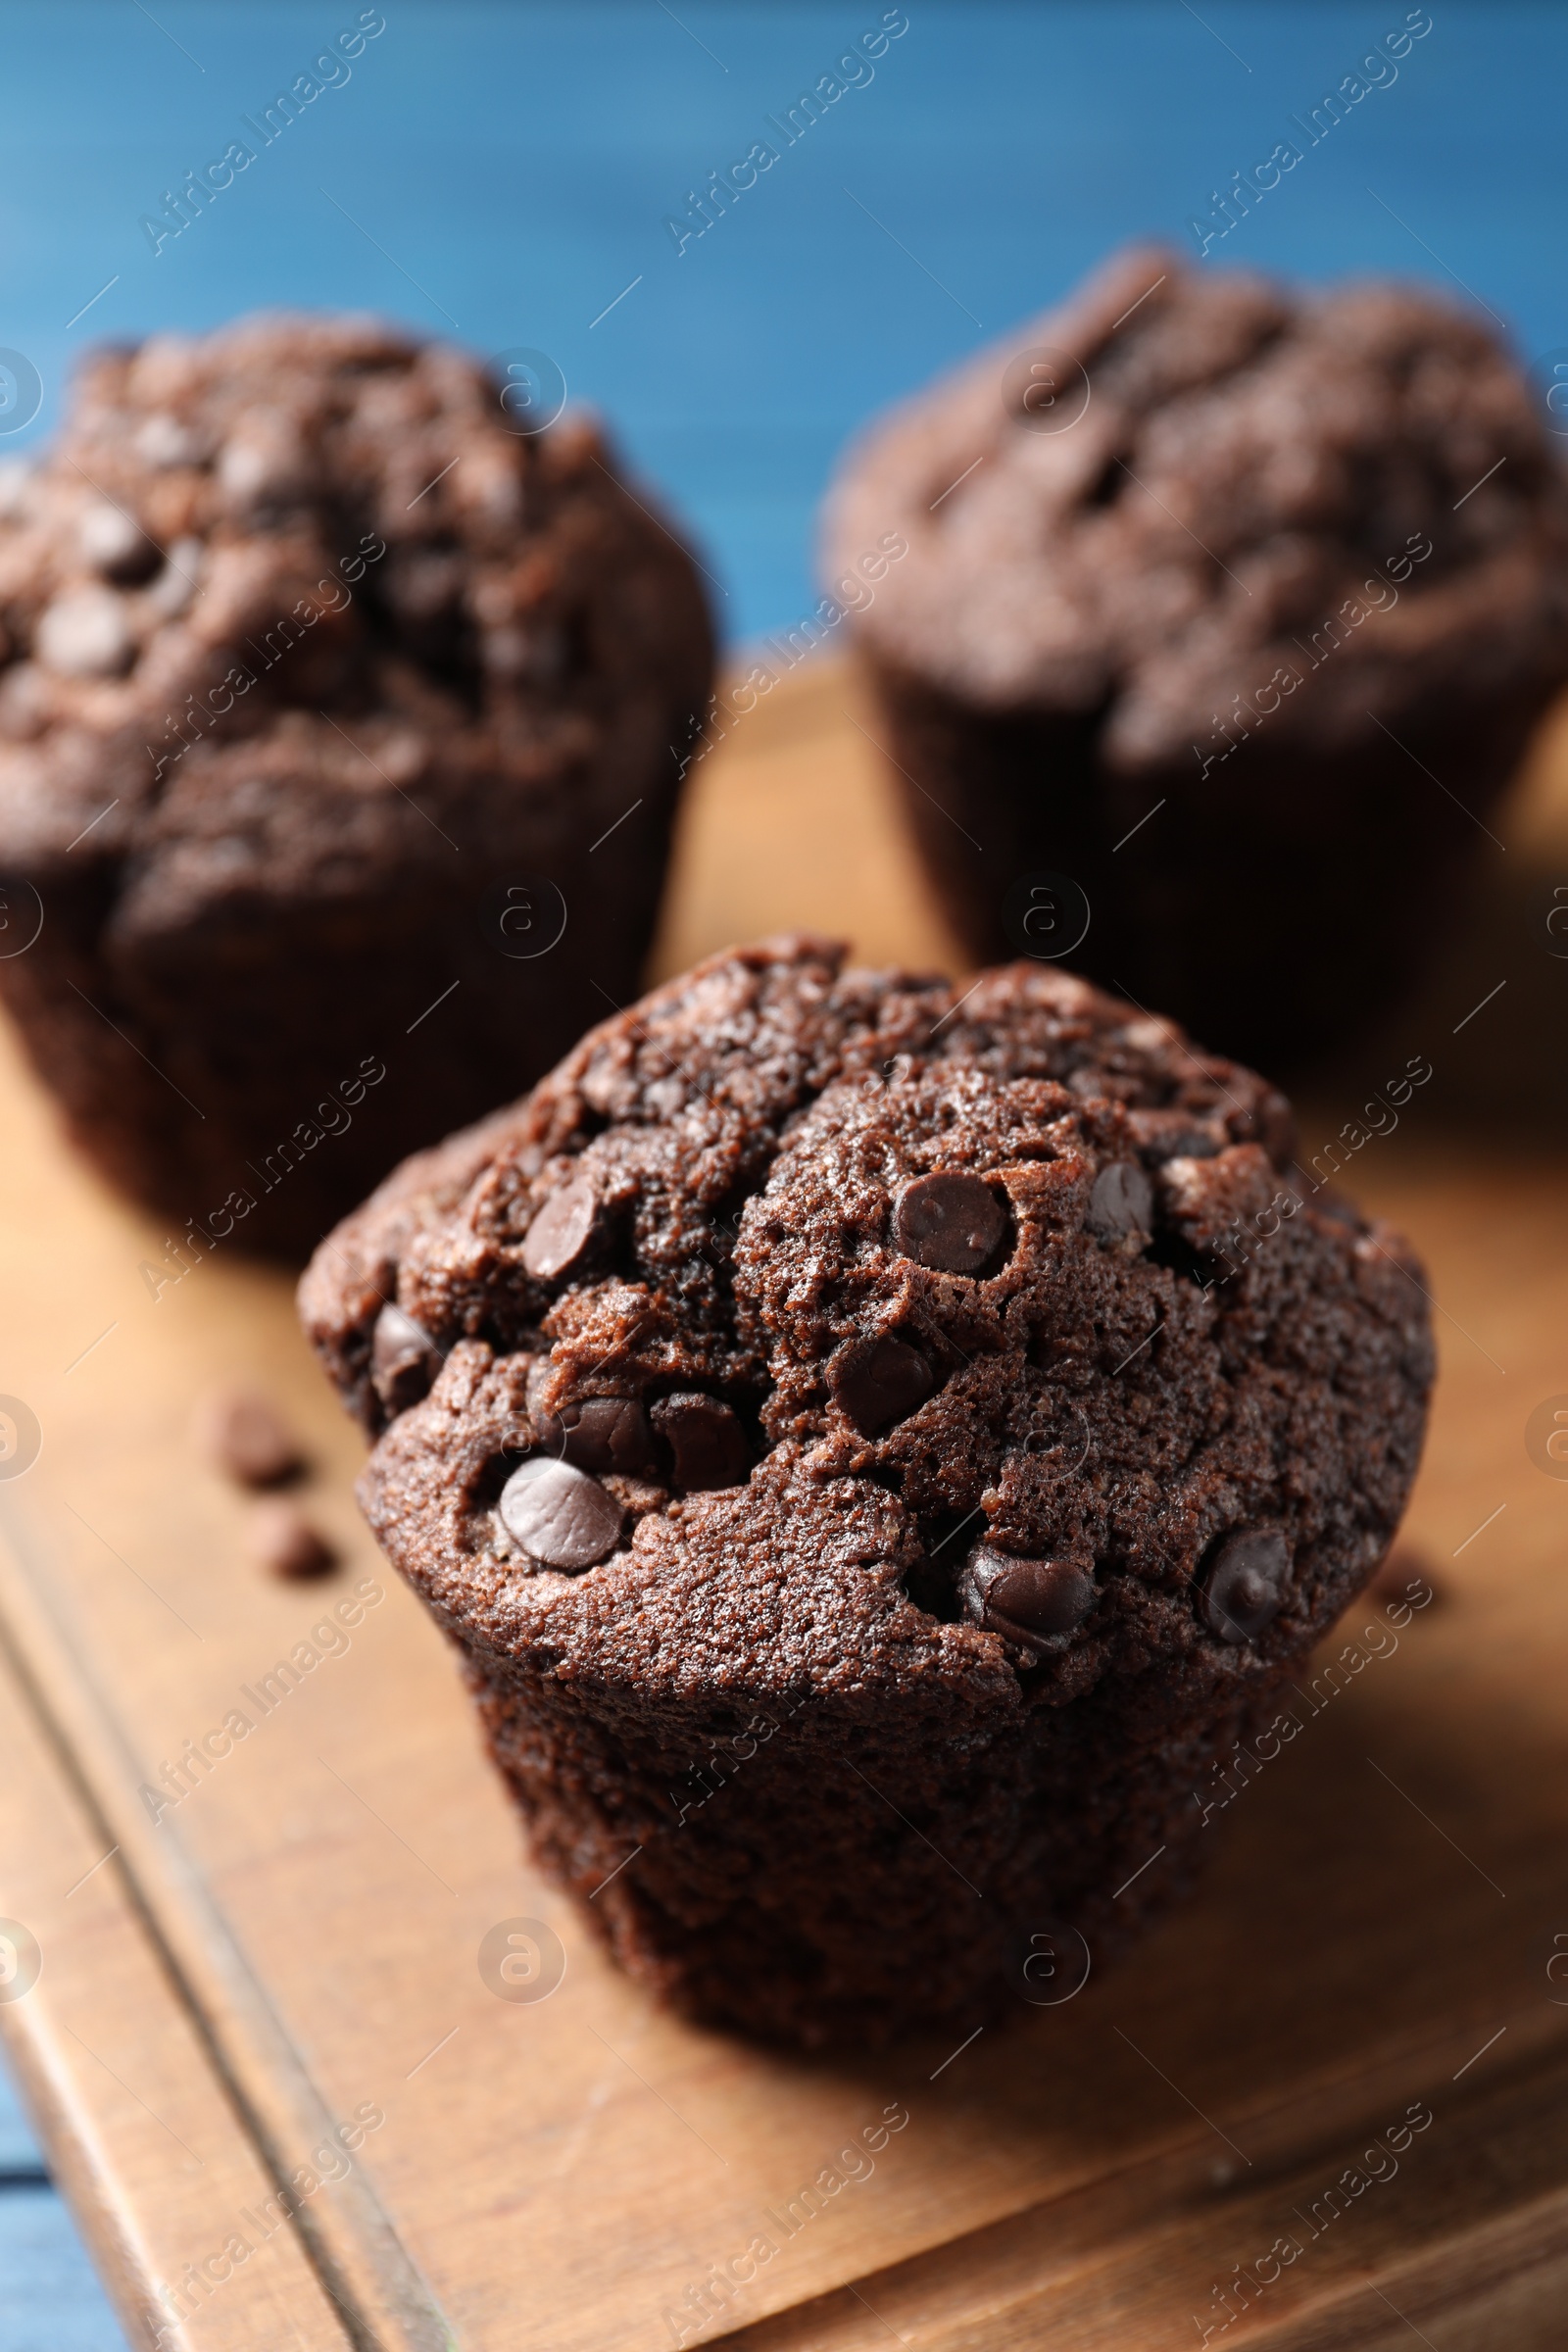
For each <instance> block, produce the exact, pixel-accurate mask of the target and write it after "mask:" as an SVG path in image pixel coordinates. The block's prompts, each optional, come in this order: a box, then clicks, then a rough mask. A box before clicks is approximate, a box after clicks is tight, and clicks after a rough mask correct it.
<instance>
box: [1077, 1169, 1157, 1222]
mask: <svg viewBox="0 0 1568 2352" xmlns="http://www.w3.org/2000/svg"><path fill="white" fill-rule="evenodd" d="M1153 1217H1154V1189H1153V1187H1152V1184H1151V1183H1150V1181H1149V1178H1148V1177H1147V1176H1146V1175H1145V1174H1144V1171H1143V1169H1142V1168H1141V1167H1140V1166H1139V1165H1138V1162H1137V1161H1136V1160H1135V1159H1113V1160H1112V1161H1111V1163H1110V1165H1109V1167H1108V1168H1102V1169H1101V1171H1100V1174H1099V1175H1098V1176H1097V1177H1096V1178H1095V1189H1094V1191H1093V1192H1092V1193H1091V1194H1090V1196H1089V1213H1088V1215H1087V1216H1086V1217H1085V1219H1084V1222H1085V1224H1086V1225H1087V1226H1088V1228H1089V1230H1090V1232H1091V1233H1094V1234H1098V1235H1099V1236H1100V1239H1101V1240H1102V1241H1103V1242H1117V1241H1120V1240H1121V1239H1122V1238H1123V1236H1124V1235H1126V1234H1129V1233H1137V1234H1150V1233H1152V1232H1153V1230H1154V1225H1153Z"/></svg>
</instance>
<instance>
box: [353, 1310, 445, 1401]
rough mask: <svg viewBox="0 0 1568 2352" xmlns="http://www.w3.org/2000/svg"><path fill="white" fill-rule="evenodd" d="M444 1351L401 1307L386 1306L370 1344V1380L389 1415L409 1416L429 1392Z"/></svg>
mask: <svg viewBox="0 0 1568 2352" xmlns="http://www.w3.org/2000/svg"><path fill="white" fill-rule="evenodd" d="M440 1369H441V1350H440V1348H438V1347H437V1346H436V1344H435V1342H434V1340H432V1339H431V1337H430V1334H429V1333H428V1332H427V1331H426V1330H425V1328H424V1326H423V1324H422V1323H416V1321H415V1320H414V1317H413V1316H412V1315H406V1314H405V1313H404V1312H403V1309H402V1307H401V1306H391V1305H387V1306H383V1307H382V1309H381V1312H380V1313H379V1314H378V1315H377V1316H376V1319H375V1333H374V1336H373V1338H372V1339H371V1341H370V1378H371V1380H372V1381H373V1383H374V1384H375V1393H376V1395H377V1396H378V1397H380V1399H381V1402H382V1403H383V1404H384V1405H385V1407H386V1409H387V1411H388V1412H389V1413H404V1412H407V1411H408V1409H409V1406H410V1405H411V1404H417V1403H418V1401H419V1399H420V1397H426V1396H428V1395H429V1392H430V1384H431V1382H432V1381H433V1380H434V1379H435V1376H436V1374H437V1373H438V1372H439V1371H440Z"/></svg>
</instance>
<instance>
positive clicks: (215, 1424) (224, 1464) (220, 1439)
mask: <svg viewBox="0 0 1568 2352" xmlns="http://www.w3.org/2000/svg"><path fill="white" fill-rule="evenodd" d="M196 1436H197V1442H198V1444H199V1445H200V1446H201V1448H202V1451H203V1452H204V1453H205V1454H206V1455H207V1457H208V1459H209V1460H210V1461H211V1462H213V1463H214V1464H215V1466H216V1467H217V1468H218V1469H220V1470H221V1471H222V1473H223V1475H224V1477H225V1478H231V1479H233V1480H234V1482H235V1484H236V1485H237V1486H241V1487H281V1486H285V1485H287V1483H288V1481H289V1480H290V1479H291V1478H298V1477H299V1475H300V1473H301V1471H302V1470H303V1469H304V1468H305V1456H304V1453H303V1452H302V1451H301V1448H300V1446H299V1442H298V1440H297V1439H296V1438H295V1436H294V1433H293V1431H292V1430H291V1429H290V1428H289V1426H288V1423H287V1422H286V1421H285V1420H284V1419H283V1416H282V1414H281V1413H280V1412H279V1411H278V1410H277V1408H276V1406H275V1405H273V1404H271V1403H270V1401H269V1400H268V1398H267V1397H263V1396H262V1395H261V1394H260V1393H259V1392H258V1391H256V1390H254V1389H221V1390H219V1391H218V1392H217V1394H216V1395H214V1396H212V1397H208V1398H207V1399H206V1401H205V1402H204V1403H203V1404H202V1405H201V1407H200V1409H199V1411H198V1413H197V1418H196Z"/></svg>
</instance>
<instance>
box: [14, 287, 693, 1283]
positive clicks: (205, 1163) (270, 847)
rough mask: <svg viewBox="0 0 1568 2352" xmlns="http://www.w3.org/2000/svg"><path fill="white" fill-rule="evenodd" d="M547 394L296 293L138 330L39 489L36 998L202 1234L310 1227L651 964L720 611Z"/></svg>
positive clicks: (29, 1025)
mask: <svg viewBox="0 0 1568 2352" xmlns="http://www.w3.org/2000/svg"><path fill="white" fill-rule="evenodd" d="M515 391H516V385H515V383H514V384H509V386H508V388H507V390H506V391H505V392H503V389H502V387H500V386H499V385H498V384H497V383H496V382H495V381H494V380H493V379H492V377H491V376H490V374H489V373H488V372H487V370H486V369H485V368H483V367H481V366H479V365H478V364H476V363H475V362H473V361H472V360H470V359H468V358H466V357H465V356H463V355H462V354H460V353H458V352H456V351H454V350H451V349H449V348H445V347H442V346H438V345H420V344H417V343H416V342H413V341H411V340H409V339H408V338H407V337H406V336H404V335H402V334H401V333H398V332H396V331H393V330H391V329H389V328H386V327H383V326H381V325H378V324H375V323H374V322H372V321H369V320H367V319H354V318H348V319H305V318H297V319H295V318H273V319H253V320H249V321H246V322H243V323H241V324H239V325H236V326H233V327H229V328H227V329H225V330H224V331H222V332H221V333H218V334H214V335H211V336H208V337H206V338H198V339H194V340H192V339H187V338H184V337H174V336H159V337H157V338H155V339H154V340H152V341H150V342H148V343H145V344H143V345H142V346H141V347H140V349H138V350H129V351H125V350H120V351H107V352H104V353H101V354H99V355H98V356H97V357H96V358H95V359H93V360H92V361H90V362H89V364H88V365H87V366H86V367H85V368H84V369H83V371H82V373H81V375H80V377H79V378H78V380H77V384H76V388H75V397H74V403H73V408H72V412H71V415H70V417H69V418H68V420H67V422H66V425H65V428H64V431H63V433H62V435H61V438H60V439H59V441H58V442H57V444H56V445H55V447H54V448H53V450H52V451H51V452H50V453H49V454H48V455H47V456H46V458H45V459H44V461H43V463H42V464H41V465H40V466H37V467H36V468H35V469H30V470H29V469H27V468H24V467H14V468H12V469H11V470H10V471H8V472H7V473H6V474H5V476H4V477H3V481H0V891H3V893H4V897H5V900H6V903H7V906H8V907H9V908H10V910H11V914H12V936H13V939H22V938H23V935H24V933H29V934H30V933H32V932H33V931H36V936H35V937H33V938H32V940H31V944H30V945H29V946H25V952H23V953H20V954H12V955H10V956H0V991H3V993H4V997H5V1001H6V1002H7V1004H8V1005H9V1006H10V1008H11V1010H12V1012H13V1014H14V1015H15V1016H16V1018H17V1020H18V1022H19V1023H20V1026H21V1029H22V1033H23V1036H24V1038H25V1041H26V1044H27V1046H28V1049H29V1051H30V1053H31V1054H32V1057H33V1060H34V1062H35V1063H36V1065H37V1067H38V1069H39V1071H40V1073H41V1075H42V1076H43V1077H44V1078H45V1079H46V1081H47V1082H48V1084H49V1085H50V1086H51V1087H53V1089H54V1090H55V1092H56V1093H57V1094H58V1096H59V1097H60V1099H61V1102H62V1103H63V1104H64V1107H65V1110H66V1113H67V1116H68V1119H69V1121H70V1124H71V1127H72V1129H73V1133H74V1135H75V1137H76V1139H77V1140H78V1141H79V1142H80V1144H81V1145H82V1146H83V1147H84V1148H85V1149H86V1150H87V1151H88V1152H90V1153H91V1154H92V1155H93V1157H94V1158H95V1159H96V1160H97V1161H98V1162H99V1163H100V1165H101V1166H102V1167H103V1168H104V1169H105V1171H106V1172H107V1173H108V1174H109V1175H111V1176H112V1177H113V1178H114V1179H116V1180H117V1181H118V1182H120V1183H121V1184H123V1185H124V1186H125V1187H126V1188H128V1189H129V1190H130V1191H131V1192H132V1193H134V1194H136V1195H137V1196H139V1197H140V1198H141V1199H142V1200H143V1201H147V1202H149V1203H150V1204H152V1205H153V1206H154V1207H155V1208H157V1209H159V1210H160V1211H162V1212H163V1213H164V1214H165V1215H167V1216H169V1217H170V1218H172V1220H173V1221H174V1229H175V1233H176V1236H177V1235H179V1234H180V1232H181V1230H182V1229H183V1230H184V1232H185V1233H186V1234H187V1235H188V1236H190V1237H191V1238H192V1239H194V1238H195V1236H197V1235H199V1236H202V1237H204V1238H205V1241H206V1243H207V1244H209V1245H210V1244H211V1243H213V1242H215V1241H222V1240H225V1239H227V1238H229V1237H230V1236H232V1237H233V1238H234V1240H235V1243H236V1246H238V1245H240V1244H243V1245H245V1246H247V1247H260V1248H264V1249H269V1250H276V1251H279V1252H283V1253H288V1254H293V1255H295V1256H296V1257H304V1256H305V1255H306V1254H308V1252H309V1250H310V1249H311V1247H312V1246H313V1245H314V1244H315V1243H316V1242H317V1241H318V1240H319V1238H320V1235H321V1233H322V1232H323V1230H325V1228H326V1227H327V1226H328V1225H329V1224H330V1223H331V1221H332V1220H333V1218H335V1217H336V1216H338V1215H340V1214H341V1213H342V1211H343V1210H344V1209H345V1208H346V1207H348V1206H350V1205H351V1204H352V1203H353V1202H354V1201H357V1200H360V1199H362V1198H363V1197H364V1195H365V1193H366V1192H367V1191H368V1188H369V1187H370V1186H371V1185H372V1184H374V1183H375V1182H376V1181H377V1180H378V1179H379V1177H380V1176H382V1175H383V1174H384V1173H385V1172H386V1170H387V1169H388V1168H389V1167H390V1166H392V1165H393V1164H394V1163H395V1161H396V1160H397V1159H399V1158H400V1157H401V1156H402V1155H403V1154H404V1153H405V1152H408V1151H410V1150H412V1149H413V1148H414V1147H416V1146H417V1145H419V1144H424V1143H429V1142H432V1141H434V1140H435V1139H436V1138H437V1137H439V1136H441V1135H444V1134H446V1133H447V1132H448V1131H449V1130H450V1129H451V1128H452V1127H453V1126H455V1125H459V1124H462V1123H463V1122H465V1121H466V1120H469V1119H472V1118H475V1117H477V1116H478V1115H479V1114H480V1113H481V1112H482V1111H484V1110H486V1109H488V1108H489V1107H490V1106H491V1105H492V1104H493V1103H495V1101H496V1099H497V1096H498V1095H501V1094H507V1093H511V1092H513V1091H515V1090H516V1089H518V1088H520V1087H523V1086H525V1085H528V1084H529V1083H531V1082H532V1080H533V1079H535V1078H537V1077H538V1076H539V1075H540V1073H541V1072H542V1071H544V1070H546V1069H548V1068H549V1067H550V1066H551V1064H552V1063H553V1062H555V1061H556V1060H557V1059H558V1058H559V1056H560V1055H561V1054H563V1053H564V1051H565V1050H566V1048H567V1047H568V1046H569V1045H570V1044H571V1043H572V1042H573V1040H574V1039H575V1038H577V1037H578V1036H580V1035H581V1032H582V1030H583V1027H584V1025H585V1023H586V1021H587V1020H588V1019H589V1018H590V1017H594V1016H595V1015H602V1014H603V1013H604V1012H605V1011H606V1010H607V1009H609V1008H610V1006H612V1005H620V1004H623V1003H624V1002H625V1001H626V1000H627V998H628V997H629V996H631V995H633V994H635V992H636V990H637V988H638V986H639V985H640V974H641V964H642V958H643V956H644V954H645V951H646V948H647V944H648V940H649V936H650V932H651V928H652V925H653V921H654V917H655V912H656V908H657V903H658V898H659V892H660V885H661V880H662V873H663V867H664V861H665V855H666V850H667V845H668V839H669V830H670V821H671V816H672V811H673V807H674V801H675V792H676V779H677V774H678V770H679V767H680V763H681V758H682V750H683V746H684V744H685V743H686V741H687V739H688V737H689V735H690V733H691V731H692V727H693V724H694V718H693V714H694V713H696V712H698V711H701V709H702V706H703V700H704V696H705V694H706V693H707V690H708V685H709V680H710V674H711V661H712V650H711V636H710V628H709V622H708V617H707V613H706V610H705V606H704V602H703V597H702V594H701V591H700V588H699V584H698V579H697V575H696V571H695V568H694V566H693V564H692V562H691V559H690V558H689V557H688V555H687V554H686V553H685V551H684V550H683V549H682V548H681V547H680V546H679V545H678V544H677V542H676V541H675V540H674V539H673V538H672V537H671V535H670V532H669V531H668V530H667V529H666V528H665V526H664V524H663V523H662V521H661V520H660V519H659V517H658V516H657V515H655V514H654V513H653V512H652V510H651V508H650V506H649V504H648V501H647V496H646V493H644V492H643V491H641V490H639V491H638V492H637V494H636V495H633V493H632V492H631V491H630V490H628V489H627V488H626V487H624V485H623V484H622V482H621V481H620V479H619V478H618V475H617V473H616V470H615V467H614V463H613V458H612V457H611V455H610V453H609V451H608V449H607V447H606V444H605V442H604V440H603V438H602V437H601V435H600V434H599V432H598V431H597V430H596V429H595V428H594V427H593V426H592V425H591V424H589V423H586V422H582V421H578V420H573V419H572V418H570V417H568V418H566V419H564V421H561V422H559V423H555V424H553V425H551V426H550V427H549V428H548V429H544V430H540V431H537V432H529V431H521V430H515V429H514V427H515V426H516V425H517V424H518V423H519V421H521V422H526V421H527V418H528V417H529V415H530V414H532V415H539V414H541V411H540V410H539V409H538V408H537V407H536V408H535V409H534V410H533V411H532V412H529V411H526V410H524V411H522V412H521V416H520V418H519V415H518V413H517V411H516V410H515V408H509V406H508V405H506V404H507V401H508V400H509V399H511V398H513V397H514V396H515ZM39 918H41V928H37V924H38V920H39ZM195 1246H196V1248H197V1249H198V1250H200V1249H201V1247H202V1246H203V1245H202V1241H200V1240H197V1241H196V1242H195Z"/></svg>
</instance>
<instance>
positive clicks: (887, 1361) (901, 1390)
mask: <svg viewBox="0 0 1568 2352" xmlns="http://www.w3.org/2000/svg"><path fill="white" fill-rule="evenodd" d="M828 1381H829V1385H830V1386H831V1388H832V1391H833V1394H834V1396H835V1397H837V1398H838V1401H839V1403H840V1404H841V1405H842V1406H843V1407H844V1410H845V1411H846V1412H847V1413H848V1414H849V1416H850V1419H851V1420H852V1421H853V1422H854V1423H855V1426H856V1428H857V1429H858V1431H859V1432H860V1435H861V1436H862V1437H866V1438H874V1437H875V1436H876V1434H877V1432H878V1430H883V1429H891V1428H892V1426H893V1424H894V1422H895V1421H902V1420H904V1419H905V1417H906V1416H907V1414H909V1413H912V1412H913V1410H914V1408H915V1406H916V1405H917V1404H923V1403H924V1402H925V1399H926V1398H927V1397H929V1396H930V1394H931V1390H932V1385H933V1384H932V1379H931V1367H930V1365H929V1364H928V1363H927V1362H926V1360H925V1357H924V1356H923V1355H922V1354H921V1353H920V1351H919V1349H918V1348H911V1347H909V1346H908V1345H907V1342H905V1341H904V1340H895V1339H893V1338H892V1337H891V1336H890V1335H888V1334H886V1333H884V1335H883V1337H882V1338H881V1339H879V1340H857V1341H856V1342H855V1343H854V1345H853V1346H852V1347H849V1348H845V1350H844V1352H843V1353H842V1355H840V1357H839V1358H838V1361H837V1362H836V1363H835V1364H834V1366H833V1369H832V1371H831V1372H830V1373H829V1374H828Z"/></svg>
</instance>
